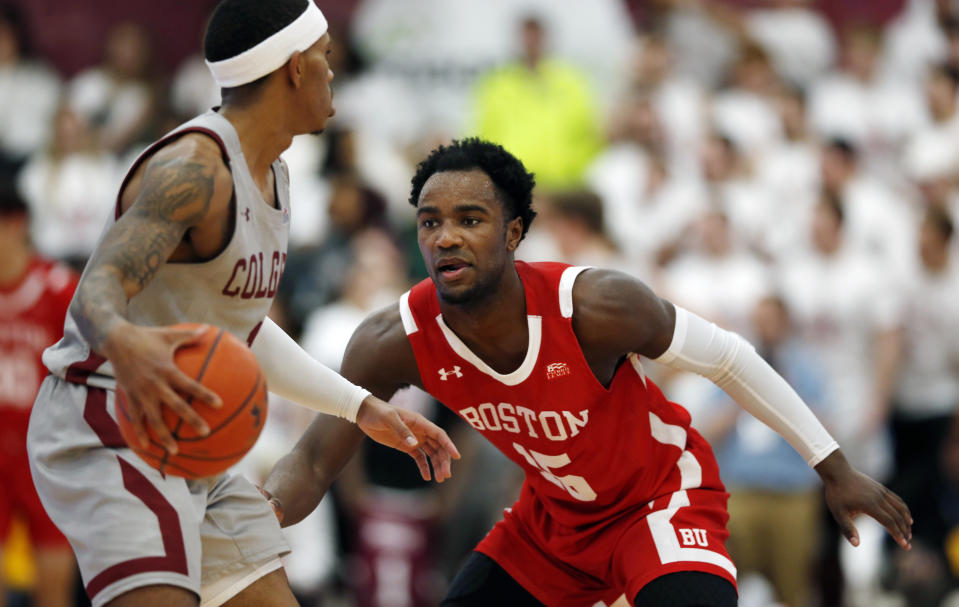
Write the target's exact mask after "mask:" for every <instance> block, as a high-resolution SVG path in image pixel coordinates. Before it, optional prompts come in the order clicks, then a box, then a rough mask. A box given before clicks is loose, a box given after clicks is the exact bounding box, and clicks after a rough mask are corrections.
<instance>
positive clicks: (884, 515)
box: [816, 451, 912, 550]
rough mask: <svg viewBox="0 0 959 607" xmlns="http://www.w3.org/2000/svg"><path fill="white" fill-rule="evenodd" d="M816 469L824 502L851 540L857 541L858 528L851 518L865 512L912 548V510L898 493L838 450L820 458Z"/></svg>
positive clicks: (856, 544)
mask: <svg viewBox="0 0 959 607" xmlns="http://www.w3.org/2000/svg"><path fill="white" fill-rule="evenodd" d="M834 456H838V458H834ZM830 460H833V461H830ZM816 470H817V471H818V472H819V473H820V476H822V479H823V482H824V484H825V490H826V504H827V505H828V506H829V510H830V512H832V515H833V517H834V518H835V519H836V522H837V523H839V528H840V530H841V531H842V534H843V535H844V536H846V539H847V540H849V543H850V544H852V545H853V546H858V545H859V532H858V531H857V530H856V526H855V524H853V518H855V517H856V516H858V515H859V514H868V515H869V516H871V517H872V518H874V519H876V520H877V521H879V523H881V524H882V526H883V527H885V528H886V530H887V531H889V534H890V535H892V537H893V538H894V539H895V540H896V542H897V543H898V544H899V545H900V546H902V547H903V548H905V549H906V550H909V549H910V548H912V544H911V543H910V540H911V539H912V514H910V512H909V508H908V507H907V506H906V504H905V502H903V501H902V499H901V498H900V497H899V496H898V495H896V494H895V493H893V492H892V491H890V490H889V489H887V488H886V487H884V486H882V485H881V484H880V483H877V482H876V481H874V480H873V479H871V478H869V477H868V476H866V475H865V474H863V473H862V472H859V471H858V470H856V469H854V468H853V467H852V466H850V465H849V464H848V463H847V462H846V460H845V458H844V457H843V456H842V453H840V452H839V451H836V452H835V453H834V454H833V455H830V456H829V457H827V458H826V459H825V460H823V462H822V463H820V464H819V466H816Z"/></svg>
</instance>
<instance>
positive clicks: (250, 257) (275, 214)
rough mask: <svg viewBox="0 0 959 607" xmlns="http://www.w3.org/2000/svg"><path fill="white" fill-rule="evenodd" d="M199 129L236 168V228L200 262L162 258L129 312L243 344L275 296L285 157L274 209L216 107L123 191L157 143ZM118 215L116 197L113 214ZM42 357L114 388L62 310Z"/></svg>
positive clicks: (142, 321) (284, 218) (285, 219)
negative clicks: (60, 326) (209, 329)
mask: <svg viewBox="0 0 959 607" xmlns="http://www.w3.org/2000/svg"><path fill="white" fill-rule="evenodd" d="M191 132H200V133H205V134H207V135H209V136H210V137H212V138H213V139H214V140H216V141H217V143H218V144H219V145H220V148H221V150H222V151H223V157H224V160H225V161H226V163H227V166H228V167H229V169H230V172H231V173H232V174H233V198H234V202H235V205H234V206H235V210H234V226H235V227H234V230H233V235H232V237H231V238H230V241H229V244H228V245H227V246H226V248H225V249H224V250H223V251H222V252H221V253H220V254H219V255H217V256H216V257H214V258H213V259H210V260H208V261H204V262H199V263H171V262H167V263H165V264H163V265H162V266H161V267H160V269H159V270H158V271H157V273H156V275H155V276H154V277H153V279H152V280H151V281H150V283H149V284H148V285H147V286H146V288H144V289H143V291H141V292H140V293H138V294H137V295H135V296H134V297H133V298H132V299H131V300H130V303H129V306H128V309H127V315H126V317H127V318H128V319H129V320H130V321H131V322H133V323H135V324H138V325H144V326H156V327H158V326H164V325H171V324H175V323H180V322H197V323H209V324H212V325H216V326H218V327H222V328H224V329H226V330H227V331H229V332H230V333H232V334H233V335H235V336H236V337H238V338H239V339H241V340H243V341H244V342H246V343H247V344H251V343H252V342H253V338H254V337H255V336H256V332H257V331H258V330H259V327H260V324H261V323H262V322H263V319H264V318H265V317H266V314H267V312H268V311H269V309H270V305H271V304H272V302H273V297H274V295H276V290H277V286H278V284H279V282H280V276H281V275H282V273H283V268H284V266H285V265H286V252H287V241H288V237H289V231H290V204H289V191H290V183H289V175H288V173H287V169H286V164H285V163H284V162H283V161H282V160H281V159H277V160H276V161H275V162H274V163H273V176H274V182H275V187H276V201H277V208H274V207H272V206H270V205H269V204H267V202H266V201H264V200H263V197H262V195H261V194H260V191H259V189H258V188H257V187H256V184H255V183H254V181H253V177H252V175H250V171H249V168H248V166H247V163H246V159H245V158H244V157H243V151H242V149H241V147H240V140H239V137H238V136H237V134H236V131H235V130H234V129H233V126H232V125H231V124H230V123H229V121H228V120H226V119H225V118H223V117H222V116H220V115H219V114H217V113H216V112H214V111H212V110H211V111H209V112H207V113H205V114H202V115H200V116H198V117H196V118H194V119H193V120H191V121H189V122H187V123H185V124H183V125H181V126H180V127H178V128H176V129H174V130H173V131H171V132H170V133H169V134H167V135H166V136H165V137H163V138H162V139H160V140H159V141H157V142H156V143H155V144H153V145H152V146H150V148H148V149H147V150H146V151H144V152H143V153H142V154H141V155H140V157H139V158H137V160H136V162H134V164H133V166H132V167H131V168H130V171H129V172H128V173H127V177H126V179H125V180H124V182H123V186H121V188H120V192H121V194H122V192H123V188H124V187H125V186H126V184H127V182H128V181H129V179H130V177H131V176H132V175H133V173H134V172H135V171H136V169H137V167H138V166H139V165H140V164H141V163H142V162H143V161H144V160H145V159H146V158H148V157H149V156H150V155H152V154H153V153H154V152H155V151H156V150H157V149H159V148H160V147H162V146H163V145H166V144H167V143H169V142H170V141H171V140H172V139H174V138H176V137H179V136H181V135H183V134H185V133H191ZM119 214H120V197H119V196H118V197H117V210H116V213H115V214H114V217H113V218H112V220H111V221H116V219H117V218H118V217H119ZM43 362H44V364H46V366H47V368H48V369H50V372H51V373H53V374H54V375H57V376H59V377H62V378H64V379H66V380H67V381H72V382H77V383H85V384H89V385H93V386H99V387H104V388H110V389H112V388H113V387H114V386H115V384H116V382H115V380H114V378H113V368H112V366H111V365H110V363H109V362H108V361H107V360H106V359H105V358H104V357H103V356H101V355H100V354H98V353H97V352H94V351H93V350H92V349H91V348H90V345H89V344H88V343H87V342H86V340H85V339H84V338H83V336H82V335H81V334H80V331H79V329H78V328H77V324H76V322H75V321H74V319H73V317H72V314H67V317H66V323H65V326H64V336H63V339H61V340H60V341H59V342H57V343H56V344H55V345H53V346H51V347H50V348H48V349H47V350H46V352H44V355H43Z"/></svg>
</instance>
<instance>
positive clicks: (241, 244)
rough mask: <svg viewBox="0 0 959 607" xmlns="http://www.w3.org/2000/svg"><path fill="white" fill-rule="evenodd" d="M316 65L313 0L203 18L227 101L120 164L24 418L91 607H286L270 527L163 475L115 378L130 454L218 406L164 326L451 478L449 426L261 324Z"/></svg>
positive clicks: (197, 422) (323, 51)
mask: <svg viewBox="0 0 959 607" xmlns="http://www.w3.org/2000/svg"><path fill="white" fill-rule="evenodd" d="M329 52H330V35H329V33H328V32H327V23H326V19H325V18H324V16H323V14H322V12H321V11H320V10H319V8H317V7H316V5H315V4H314V3H313V2H312V0H270V1H269V2H264V1H263V0H223V1H222V2H221V3H220V4H219V5H217V8H216V9H215V10H214V12H213V15H212V16H211V17H210V20H209V23H208V25H207V30H206V35H205V40H204V53H205V56H206V60H207V64H208V66H209V68H210V71H211V73H212V75H213V77H214V78H215V80H216V81H217V82H218V83H219V84H220V86H221V89H222V97H223V104H222V106H221V107H219V108H214V109H211V110H210V111H208V112H206V113H204V114H201V115H200V116H197V117H196V118H194V119H192V120H190V121H188V122H186V123H184V124H183V125H180V126H179V127H177V128H175V129H174V130H173V131H171V132H170V133H169V134H167V135H166V136H165V137H163V138H162V139H160V140H159V141H158V142H156V143H154V144H153V145H151V146H150V147H149V148H147V150H145V151H144V152H143V153H142V154H141V155H140V157H138V158H137V159H136V160H135V161H134V163H133V165H132V167H131V168H130V170H129V172H128V173H127V175H126V178H125V179H124V181H123V183H122V185H121V187H120V192H119V194H118V196H117V204H116V212H115V213H114V216H113V217H111V218H110V224H109V226H108V227H107V229H106V230H105V232H104V235H103V237H102V239H101V241H100V243H99V244H98V245H97V248H96V250H95V252H94V253H93V255H92V257H91V259H90V261H89V263H88V264H87V268H86V270H85V271H84V274H83V277H82V278H81V280H80V283H79V285H78V287H77V291H76V296H75V297H74V299H73V301H72V303H71V305H70V309H69V313H68V315H67V319H66V323H65V326H64V337H63V339H61V340H60V341H59V342H58V343H57V344H56V345H54V346H52V347H51V348H49V349H47V350H46V352H44V355H43V362H44V363H45V364H46V366H47V368H48V369H49V370H50V373H51V375H50V376H48V377H47V378H46V379H45V380H44V382H43V385H42V386H41V388H40V392H39V393H38V395H37V400H36V402H35V404H34V408H33V413H32V415H31V419H30V429H29V433H28V436H27V447H28V453H29V458H30V466H31V472H32V473H33V479H34V483H35V485H36V487H37V493H38V494H39V495H40V498H41V500H42V502H43V505H44V507H45V508H46V510H47V512H48V514H49V515H50V518H51V519H52V520H53V521H54V522H55V523H56V525H57V527H59V528H60V530H61V531H63V533H64V535H66V536H67V537H68V539H69V540H70V543H71V545H72V546H73V548H74V552H75V554H76V556H77V562H78V564H79V567H80V572H81V575H82V578H83V583H84V587H85V589H86V592H87V595H88V596H89V597H90V599H91V601H92V603H93V606H94V607H101V606H102V605H110V607H126V606H137V607H144V606H146V607H150V606H156V607H161V606H162V607H187V606H191V607H192V606H195V605H198V604H202V605H205V606H206V605H209V606H211V607H213V606H218V605H221V604H229V605H230V606H231V607H241V606H245V605H250V606H253V605H256V606H261V605H272V606H281V605H282V606H292V605H295V604H296V600H295V598H294V597H293V594H292V592H291V591H290V589H289V585H288V584H287V582H286V577H285V574H284V572H283V568H282V563H281V561H280V557H281V556H282V555H284V554H285V553H286V552H288V548H287V546H286V543H285V541H284V539H283V535H282V531H281V530H280V528H279V525H278V524H277V521H276V518H275V517H274V515H273V513H272V511H271V510H270V507H269V505H268V504H267V502H266V501H265V500H264V499H263V497H262V496H261V495H260V494H259V493H258V492H257V490H256V489H255V488H254V487H253V486H252V485H251V484H250V483H249V481H247V480H246V479H245V478H243V477H242V476H240V475H234V474H224V475H219V476H216V477H212V478H208V479H196V480H186V479H183V478H176V477H171V476H165V475H163V474H161V473H159V472H158V471H156V470H155V469H153V468H151V467H149V466H148V465H146V464H145V463H144V462H142V461H140V460H139V458H138V457H137V456H136V455H135V454H133V453H132V452H131V450H130V449H129V448H128V447H127V445H126V443H125V441H124V440H123V438H122V436H121V435H120V434H119V430H118V427H117V424H116V399H115V388H116V386H117V384H120V385H122V386H123V388H124V390H125V392H126V395H127V397H128V404H129V410H130V413H131V418H132V421H133V422H134V424H135V426H136V428H137V430H138V432H137V433H138V435H139V437H140V440H141V442H143V443H146V441H147V440H148V438H147V434H146V432H145V427H146V426H149V427H151V428H152V429H153V431H154V432H155V434H156V436H157V439H158V441H159V443H160V444H162V445H163V446H165V447H166V448H167V449H168V450H169V451H172V452H175V451H176V442H175V441H174V440H173V437H172V436H171V433H170V431H169V430H168V429H167V428H166V427H165V425H164V422H163V419H162V416H161V408H162V407H169V408H170V409H171V410H173V411H174V412H175V413H176V414H177V415H178V416H180V417H181V418H182V419H183V421H184V423H187V424H189V425H191V426H193V427H195V428H196V429H197V431H199V432H200V433H201V434H207V433H208V432H209V428H207V427H206V425H205V423H204V422H203V419H202V418H201V417H200V416H199V415H198V413H197V411H195V410H194V406H195V407H196V408H201V407H207V406H219V399H218V397H217V396H216V395H214V394H213V393H212V392H210V391H209V390H208V389H206V388H204V387H203V386H202V385H201V384H199V383H198V382H196V381H195V380H193V379H192V378H190V377H189V376H187V375H186V374H184V373H183V372H181V371H180V370H179V369H178V368H177V366H176V365H175V364H174V362H173V353H174V351H175V350H176V348H177V347H179V346H182V345H184V344H187V343H190V342H191V340H193V339H195V338H197V337H198V336H199V332H198V331H183V330H174V329H171V328H169V326H170V325H174V324H176V323H180V322H197V323H208V324H212V325H216V326H219V327H221V328H223V329H225V330H227V331H229V332H230V333H231V334H233V335H234V336H236V337H238V338H240V339H243V340H245V341H246V342H247V343H248V344H250V346H251V349H252V350H253V353H254V354H255V355H256V358H257V360H258V361H259V364H260V367H261V369H262V371H263V374H264V376H265V377H266V380H267V384H268V386H269V389H270V390H271V391H272V392H275V393H278V394H279V395H281V396H284V397H286V398H288V399H290V400H293V401H295V402H297V403H300V404H302V405H305V406H308V407H311V408H314V409H316V410H318V411H321V412H324V413H328V414H331V415H335V416H339V417H341V418H345V419H348V420H349V421H350V422H354V423H355V424H356V425H357V426H358V427H360V428H361V429H362V432H364V433H366V434H367V435H369V436H370V437H372V438H374V439H375V440H377V441H379V442H382V443H384V444H386V445H388V446H390V447H395V448H397V449H401V450H403V451H404V452H406V453H408V454H410V455H411V456H412V457H413V458H414V459H415V460H416V462H417V464H418V465H419V468H420V471H421V473H422V474H423V476H424V478H427V479H428V478H429V477H430V476H431V472H430V468H429V462H428V461H427V458H429V459H431V460H432V462H433V473H434V474H435V476H436V478H437V479H440V480H442V479H444V478H446V477H447V476H449V470H450V458H451V457H456V456H457V453H456V448H455V447H454V446H453V444H452V442H450V440H449V437H447V436H446V434H445V432H443V431H442V430H441V429H439V428H438V427H436V426H435V425H434V424H432V423H430V422H429V421H427V420H426V419H425V418H423V417H422V416H421V415H418V414H416V413H412V412H409V411H403V410H399V409H396V408H395V407H392V406H390V405H388V404H387V403H385V402H383V401H381V400H380V399H378V398H376V397H375V396H372V395H370V393H369V392H368V391H367V390H365V389H363V388H361V387H359V386H356V385H354V384H352V383H351V382H349V381H347V380H345V379H344V378H343V377H341V376H339V375H337V374H336V373H334V372H333V371H331V370H330V369H328V368H326V367H324V366H323V365H321V364H320V363H318V362H316V361H315V360H313V359H312V358H310V356H309V355H307V354H306V352H304V351H303V350H302V349H301V348H300V347H299V346H298V345H297V344H296V343H295V342H294V341H293V340H292V339H290V338H289V336H287V335H286V333H284V332H283V330H282V329H280V328H279V326H277V324H276V323H274V322H273V321H271V320H270V319H269V318H267V312H268V311H269V309H270V306H271V304H272V302H273V298H274V295H275V294H276V289H277V284H278V282H279V280H280V276H281V274H282V271H283V266H284V263H285V261H286V254H287V243H288V240H289V228H290V218H291V214H292V213H293V212H294V211H295V208H293V205H291V204H290V200H289V194H290V188H289V176H288V171H287V168H286V164H285V163H284V162H283V160H282V158H280V154H281V153H282V152H283V151H284V150H285V149H286V148H287V147H288V146H289V145H290V143H291V142H292V139H293V137H294V136H295V135H301V134H308V133H314V132H317V131H320V130H322V129H323V128H324V127H325V125H326V122H327V120H328V119H329V118H330V117H331V116H332V115H333V103H332V91H331V89H330V84H331V81H332V80H333V72H332V70H331V69H330V66H329V63H328V61H327V56H328V53H329ZM188 403H190V404H188ZM324 417H325V416H324ZM328 419H329V418H328ZM131 540H134V541H131Z"/></svg>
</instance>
